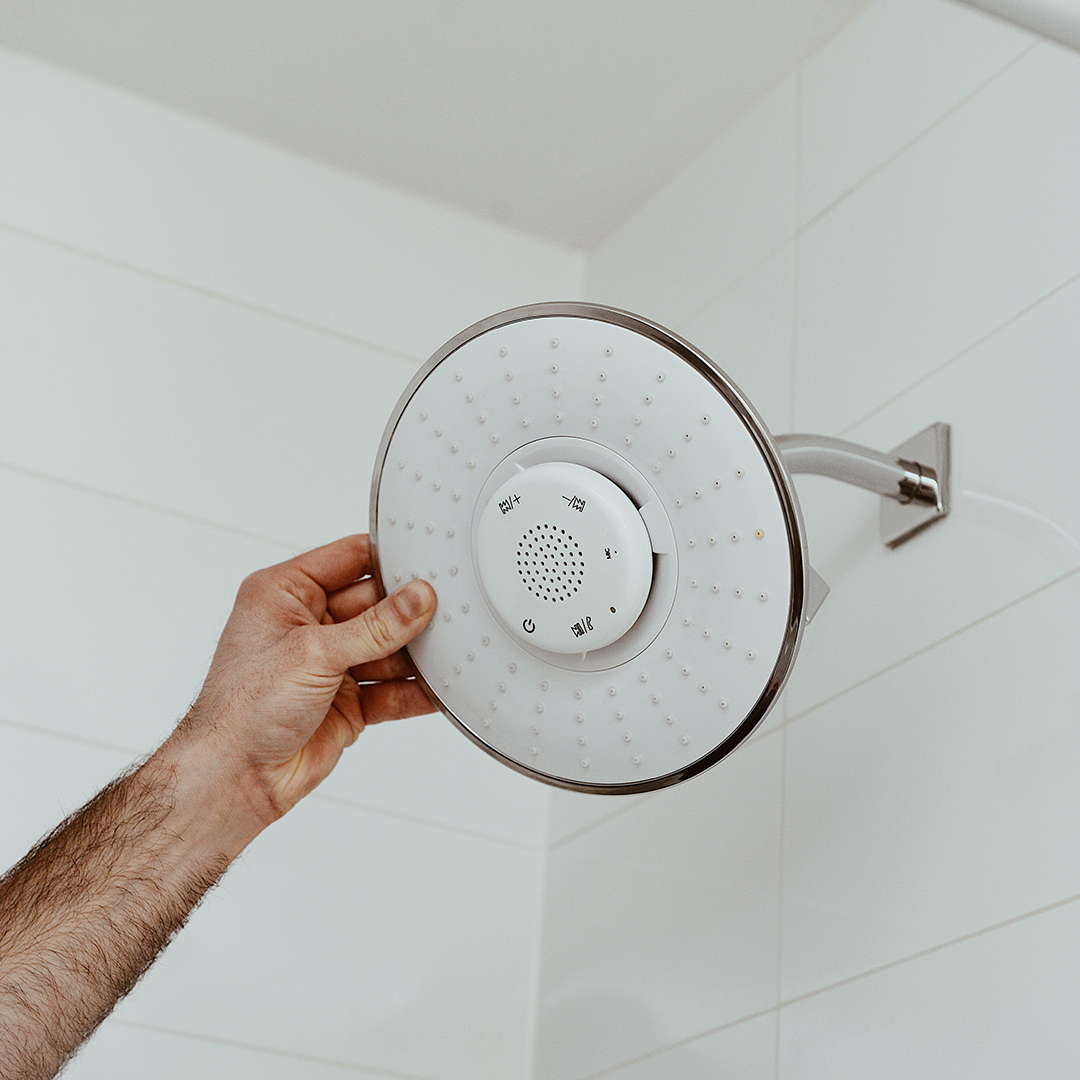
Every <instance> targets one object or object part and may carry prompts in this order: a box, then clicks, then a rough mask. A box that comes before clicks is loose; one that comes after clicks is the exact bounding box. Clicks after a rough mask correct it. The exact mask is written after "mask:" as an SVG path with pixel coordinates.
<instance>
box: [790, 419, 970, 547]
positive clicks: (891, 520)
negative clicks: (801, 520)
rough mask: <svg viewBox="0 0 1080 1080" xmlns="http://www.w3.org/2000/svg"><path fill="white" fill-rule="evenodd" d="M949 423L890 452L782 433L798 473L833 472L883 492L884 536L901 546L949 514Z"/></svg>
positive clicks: (821, 437) (836, 477) (892, 544)
mask: <svg viewBox="0 0 1080 1080" xmlns="http://www.w3.org/2000/svg"><path fill="white" fill-rule="evenodd" d="M949 435H950V428H949V425H948V424H940V423H939V424H931V425H930V427H928V428H926V429H925V430H924V431H921V432H919V434H918V435H916V436H914V438H911V439H908V440H907V441H906V442H904V443H902V444H901V445H900V446H898V447H896V448H895V449H894V450H892V451H890V452H889V453H887V454H882V453H880V452H879V451H877V450H872V449H870V447H868V446H860V445H859V444H858V443H852V442H847V441H846V440H844V439H833V438H830V437H829V436H827V435H779V436H777V437H776V443H777V445H778V446H779V448H780V452H781V454H782V455H783V458H784V464H785V465H787V467H788V471H789V472H792V473H813V474H815V475H818V476H831V477H832V478H833V479H834V480H842V481H843V482H844V483H845V484H854V485H855V486H856V487H861V488H866V489H867V490H868V491H874V492H877V494H879V495H881V496H882V505H881V539H882V542H883V543H885V544H886V545H888V546H889V547H896V546H897V545H898V544H900V543H902V542H903V541H904V540H907V539H908V538H909V537H911V536H913V535H914V534H915V533H917V532H920V531H921V530H922V529H923V528H925V527H926V526H927V525H929V524H930V523H931V522H932V521H937V520H938V519H939V518H943V517H945V516H946V515H947V514H948V512H949V471H950V453H949V449H950V447H949V441H950V440H949Z"/></svg>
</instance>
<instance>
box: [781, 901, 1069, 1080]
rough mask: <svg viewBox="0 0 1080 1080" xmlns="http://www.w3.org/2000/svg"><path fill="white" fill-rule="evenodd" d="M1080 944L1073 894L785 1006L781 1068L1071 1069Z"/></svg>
mask: <svg viewBox="0 0 1080 1080" xmlns="http://www.w3.org/2000/svg"><path fill="white" fill-rule="evenodd" d="M1078 948H1080V910H1077V905H1076V904H1075V903H1072V904H1068V905H1067V906H1064V907H1061V908H1059V909H1057V910H1055V911H1049V912H1046V913H1044V914H1041V915H1038V916H1036V917H1034V918H1030V919H1025V920H1023V921H1022V922H1018V923H1016V924H1014V925H1012V926H1008V927H1005V928H1003V929H1000V930H997V931H995V932H994V933H990V934H985V935H980V936H978V937H975V938H972V939H971V940H969V941H966V942H963V943H961V944H958V945H955V946H953V947H951V948H947V949H942V950H941V951H938V952H934V953H931V954H930V955H928V956H924V957H921V958H920V959H918V960H913V961H911V962H910V963H906V964H900V965H898V966H896V967H892V968H889V969H888V970H887V971H883V972H881V973H880V974H876V975H871V976H869V977H868V978H863V979H857V980H856V981H854V982H851V983H848V984H847V985H845V986H843V987H839V988H837V989H835V990H830V991H828V992H827V993H824V994H817V995H815V996H813V997H810V998H807V999H806V1000H804V1001H801V1002H798V1003H797V1004H794V1005H791V1006H790V1007H787V1008H785V1009H784V1010H783V1013H782V1014H781V1029H782V1035H781V1047H780V1075H781V1076H785V1077H786V1076H793V1077H794V1076H797V1077H800V1078H805V1080H856V1078H858V1080H862V1078H864V1077H867V1076H873V1077H880V1078H881V1080H893V1078H895V1080H906V1078H908V1077H911V1076H920V1077H927V1078H931V1080H939V1078H940V1080H945V1078H946V1077H947V1078H948V1080H984V1078H985V1080H1008V1078H1012V1077H1016V1076H1071V1075H1072V1074H1073V1073H1074V1072H1075V1070H1076V1062H1077V1060H1080V1029H1078V1028H1077V1025H1076V1016H1075V1014H1076V998H1077V993H1078V992H1080V985H1078V978H1077V972H1076V953H1077V949H1078Z"/></svg>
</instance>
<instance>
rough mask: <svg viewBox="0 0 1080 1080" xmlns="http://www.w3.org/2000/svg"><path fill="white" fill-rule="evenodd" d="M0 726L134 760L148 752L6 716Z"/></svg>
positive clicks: (1, 720) (1, 717) (1, 718)
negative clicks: (109, 751) (112, 752)
mask: <svg viewBox="0 0 1080 1080" xmlns="http://www.w3.org/2000/svg"><path fill="white" fill-rule="evenodd" d="M0 726H3V727H9V728H14V729H15V730H16V731H28V732H30V733H31V734H33V735H48V736H50V737H52V738H54V739H63V740H64V741H65V742H73V743H78V744H79V745H80V746H92V747H94V748H95V749H96V750H112V751H115V752H116V753H119V754H126V755H128V756H129V757H130V758H132V760H134V759H136V758H138V757H139V755H140V754H145V753H147V751H146V750H133V749H132V748H131V747H130V746H121V745H119V744H118V743H110V742H105V741H104V740H102V739H90V738H87V737H86V736H85V735H73V734H71V733H69V732H66V731H57V730H56V729H55V728H47V727H39V726H38V725H37V724H25V723H23V722H21V721H19V720H9V719H8V718H7V717H6V716H0Z"/></svg>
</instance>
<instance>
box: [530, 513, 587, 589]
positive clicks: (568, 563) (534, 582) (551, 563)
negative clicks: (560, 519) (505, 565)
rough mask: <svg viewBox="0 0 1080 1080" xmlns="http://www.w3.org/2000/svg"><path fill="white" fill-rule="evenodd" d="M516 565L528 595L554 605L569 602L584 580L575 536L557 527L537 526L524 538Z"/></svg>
mask: <svg viewBox="0 0 1080 1080" xmlns="http://www.w3.org/2000/svg"><path fill="white" fill-rule="evenodd" d="M517 565H518V573H519V574H520V575H521V580H522V581H523V582H524V583H525V587H526V588H527V589H528V590H529V592H531V593H532V594H533V596H535V597H537V598H538V599H540V600H550V601H551V602H552V603H553V604H557V603H560V602H561V601H563V600H570V599H571V598H572V597H573V595H574V593H576V592H577V591H578V587H579V586H580V585H581V582H582V581H583V580H584V573H585V556H584V555H583V554H582V551H581V548H580V547H579V546H578V544H577V541H575V540H574V538H573V536H571V535H570V534H569V533H568V532H567V531H566V530H565V529H560V528H558V527H557V526H555V525H548V524H542V525H536V526H535V528H532V529H529V531H528V532H527V533H525V534H523V535H522V537H521V540H520V542H519V543H518V555H517Z"/></svg>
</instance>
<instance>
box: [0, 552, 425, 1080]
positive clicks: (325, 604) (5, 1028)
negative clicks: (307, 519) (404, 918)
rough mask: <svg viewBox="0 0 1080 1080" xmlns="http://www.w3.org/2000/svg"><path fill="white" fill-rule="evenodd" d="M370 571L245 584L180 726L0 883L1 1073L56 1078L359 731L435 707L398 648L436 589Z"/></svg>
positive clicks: (301, 565) (337, 564) (292, 565)
mask: <svg viewBox="0 0 1080 1080" xmlns="http://www.w3.org/2000/svg"><path fill="white" fill-rule="evenodd" d="M369 571H370V549H369V544H368V540H367V537H349V538H347V539H345V540H340V541H338V542H337V543H336V544H330V545H328V546H327V547H324V548H319V549H318V550H316V551H312V552H308V553H307V554H306V555H301V556H299V557H298V558H296V559H293V560H290V561H289V562H287V563H282V564H281V565H280V566H276V567H271V568H270V569H269V570H263V571H260V572H259V573H257V574H253V575H252V576H251V577H250V578H248V579H247V580H246V581H245V582H244V584H243V585H242V586H241V588H240V592H239V594H238V596H237V600H236V605H235V607H234V609H233V613H232V615H231V616H230V618H229V622H228V624H227V625H226V627H225V631H224V633H223V634H222V637H221V641H220V642H219V644H218V648H217V651H216V653H215V654H214V660H213V663H212V664H211V668H210V674H209V675H208V676H207V679H206V684H205V685H204V687H203V690H202V692H201V693H200V695H199V697H198V699H197V701H196V702H195V705H194V706H193V707H192V710H191V712H190V713H189V714H188V716H187V717H185V719H184V720H183V721H182V723H181V724H180V725H179V726H178V727H177V729H176V731H175V732H174V733H173V734H172V735H171V736H170V737H169V739H168V740H166V742H165V743H164V744H163V745H162V746H161V747H160V748H159V749H158V750H157V751H156V752H155V753H154V754H153V755H152V756H151V757H150V758H149V759H148V760H147V761H146V762H144V763H143V764H142V765H141V766H139V767H138V768H135V769H133V770H132V771H130V772H128V773H127V774H125V775H124V776H122V777H120V778H119V779H118V780H116V781H114V782H113V783H112V784H110V785H109V786H108V787H107V788H105V789H104V790H103V791H102V792H100V793H99V794H98V795H97V796H95V798H94V799H92V800H91V801H90V802H89V803H87V805H86V806H84V807H83V808H82V809H81V810H79V811H78V812H77V813H76V814H74V815H73V816H72V817H71V818H69V819H68V820H67V821H66V822H64V823H63V824H62V825H61V826H60V827H59V828H57V829H56V830H55V831H54V832H53V833H52V834H50V835H49V836H48V837H46V838H45V839H44V840H43V841H42V842H41V843H40V844H38V846H37V847H35V848H34V849H33V850H32V851H31V852H30V853H29V854H28V855H27V856H26V857H25V858H24V859H23V860H22V861H21V862H20V863H19V864H18V865H17V866H15V867H14V868H13V869H12V870H11V871H9V872H8V874H7V875H5V876H4V877H3V878H2V879H0V1076H2V1077H5V1078H8V1077H10V1078H12V1080H14V1078H19V1080H24V1078H25V1080H31V1078H33V1080H37V1078H46V1077H51V1076H54V1075H55V1074H56V1073H57V1072H58V1071H59V1069H60V1068H61V1067H62V1066H63V1064H64V1062H65V1061H66V1060H67V1059H68V1058H69V1057H70V1055H71V1054H72V1053H73V1052H74V1051H75V1050H76V1049H77V1048H78V1046H79V1045H80V1044H81V1043H82V1041H83V1040H84V1039H85V1038H86V1037H87V1036H88V1035H89V1034H90V1033H91V1032H92V1031H93V1030H94V1028H95V1027H97V1025H98V1024H99V1023H101V1021H102V1020H103V1019H104V1018H105V1017H106V1016H107V1015H108V1014H109V1012H110V1011H111V1009H112V1007H113V1005H115V1003H116V1002H117V1001H118V1000H119V999H120V998H121V997H123V995H124V994H126V993H127V992H128V991H129V990H130V989H131V988H132V987H133V986H134V985H135V983H136V982H137V981H138V979H139V977H140V976H141V975H142V974H143V972H144V971H145V970H146V969H147V968H148V967H149V966H150V964H151V963H152V962H153V960H154V958H155V957H156V956H157V954H158V953H159V952H160V951H161V949H162V948H164V946H165V945H166V944H168V942H169V940H170V939H171V937H172V936H173V935H174V934H175V933H176V931H177V930H179V929H180V927H181V926H183V924H184V922H185V921H186V919H187V917H188V914H189V913H190V912H191V910H192V908H194V907H195V905H197V904H198V903H199V901H200V899H201V898H202V896H203V895H204V894H205V892H206V891H207V889H209V888H210V887H211V886H212V885H213V884H214V883H215V882H216V881H217V880H218V879H219V878H220V877H221V875H222V874H223V873H224V872H225V870H226V868H227V867H228V865H229V864H230V863H231V862H232V860H233V859H235V858H236V856H237V855H239V854H240V852H241V851H243V849H244V848H245V847H246V846H247V844H248V843H250V841H251V840H252V839H253V838H254V837H255V836H256V835H258V833H259V832H261V831H262V829H264V828H265V827H266V826H267V825H268V824H270V822H272V821H274V820H276V819H277V818H278V817H280V816H281V815H282V814H284V813H285V812H286V811H287V810H289V809H290V808H291V807H292V806H294V805H295V804H296V803H297V802H298V801H299V800H300V799H301V798H303V796H304V795H306V794H308V792H310V791H311V790H312V789H313V788H314V787H315V786H316V785H317V784H318V783H319V782H320V781H321V780H322V779H323V778H324V777H325V776H326V775H327V774H328V773H329V772H330V771H331V769H333V767H334V765H335V764H336V763H337V761H338V758H339V757H340V756H341V753H342V751H343V750H344V749H345V747H346V746H348V745H350V744H351V743H352V742H354V741H355V739H356V738H357V736H358V735H359V734H360V732H361V731H363V729H364V727H365V726H366V725H367V724H371V723H377V722H379V721H381V720H388V719H394V718H398V717H403V716H412V715H415V714H417V713H422V712H430V711H431V704H430V702H429V701H428V699H427V697H426V696H425V695H424V693H423V691H422V689H421V688H420V687H419V685H418V684H417V683H416V682H415V681H413V680H411V679H409V678H408V676H409V674H410V669H409V666H408V664H407V662H406V661H405V660H404V659H403V657H402V656H401V654H400V653H399V652H398V650H400V648H401V647H402V645H404V644H405V643H406V642H407V641H408V640H409V639H411V638H412V637H414V636H415V635H416V634H417V633H419V632H420V631H421V630H422V629H423V627H424V626H425V625H426V624H427V622H428V620H429V619H430V618H431V614H432V612H433V611H434V607H435V596H434V593H433V591H432V590H431V588H430V586H428V585H426V584H425V583H424V582H413V583H412V584H411V585H409V586H405V587H404V588H403V589H401V590H399V591H398V592H397V593H395V594H393V596H391V597H387V598H386V599H385V600H383V601H381V602H379V603H376V600H377V596H376V591H375V585H374V582H373V581H372V580H371V579H370V578H365V577H364V575H366V574H368V573H369Z"/></svg>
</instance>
